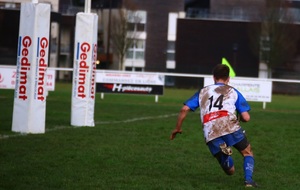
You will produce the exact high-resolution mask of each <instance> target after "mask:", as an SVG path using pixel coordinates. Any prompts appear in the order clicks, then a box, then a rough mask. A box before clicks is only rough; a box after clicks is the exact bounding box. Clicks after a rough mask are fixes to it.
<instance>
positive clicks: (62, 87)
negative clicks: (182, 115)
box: [0, 83, 300, 190]
mask: <svg viewBox="0 0 300 190" xmlns="http://www.w3.org/2000/svg"><path fill="white" fill-rule="evenodd" d="M194 91H195V90H194V89H190V90H183V89H170V88H166V89H165V93H164V95H163V96H160V97H159V101H158V103H155V101H154V100H155V98H154V96H142V95H140V96H139V95H121V94H105V97H104V99H103V100H102V99H100V95H99V94H97V98H96V107H95V122H96V126H95V127H79V128H78V127H77V128H74V127H72V126H71V125H70V110H71V100H70V98H71V94H70V92H71V85H70V84H64V83H58V84H56V90H55V91H54V92H49V96H48V98H47V111H46V133H45V134H31V135H21V134H19V133H14V132H12V131H11V122H12V110H13V97H12V96H13V90H0V107H1V114H0V134H1V136H0V138H1V139H0V189H9V190H12V189H22V190H24V189H25V190H26V189H30V190H35V189H37V190H40V189H43V190H44V189H64V190H65V189H72V190H74V189H101V190H110V189H112V190H118V189H120V190H133V189H137V190H150V189H151V190H152V189H153V190H167V189H168V190H189V189H205V190H206V189H208V190H210V189H212V190H215V189H225V190H227V189H228V190H233V189H244V186H243V170H242V157H241V156H240V155H239V153H238V152H237V151H235V150H234V154H233V158H234V161H235V167H236V173H235V175H233V176H226V175H225V174H224V173H223V171H222V170H221V168H220V166H219V165H218V164H217V161H216V160H215V159H214V158H213V157H212V156H211V155H210V153H209V151H208V149H207V147H206V145H205V143H204V138H203V135H202V129H201V125H200V121H199V113H198V112H199V110H198V111H197V112H195V113H192V112H191V113H190V114H189V115H188V117H187V118H186V120H185V123H184V125H183V134H181V135H179V136H178V137H177V138H176V139H175V140H173V141H170V140H169V135H170V133H171V131H172V130H173V129H174V127H175V123H176V117H177V113H178V111H179V109H180V108H181V106H182V102H183V101H185V100H186V99H187V98H188V97H190V96H191V95H193V93H194ZM250 105H251V107H252V110H251V121H250V122H249V123H245V124H243V127H244V129H246V133H247V134H248V139H249V140H250V142H251V144H252V147H253V150H254V153H255V161H256V165H255V173H254V179H255V180H256V181H257V183H259V185H260V186H261V189H272V190H274V189H280V190H281V189H291V190H292V189H295V190H298V189H300V180H299V178H300V172H299V171H300V162H299V157H300V151H299V150H298V147H299V145H300V125H299V116H300V109H299V108H300V97H299V96H284V95H273V97H272V103H268V104H267V107H266V109H265V110H264V109H262V103H258V102H250Z"/></svg>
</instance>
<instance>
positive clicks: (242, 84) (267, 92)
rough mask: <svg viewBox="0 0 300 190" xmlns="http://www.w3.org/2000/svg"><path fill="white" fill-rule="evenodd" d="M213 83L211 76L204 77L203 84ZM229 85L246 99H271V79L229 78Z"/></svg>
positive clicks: (255, 100)
mask: <svg viewBox="0 0 300 190" xmlns="http://www.w3.org/2000/svg"><path fill="white" fill-rule="evenodd" d="M213 83H214V81H213V77H205V78H204V86H208V85H211V84H213ZM229 85H230V86H233V87H234V88H236V89H237V90H238V91H240V92H241V93H242V94H243V96H244V97H245V98H246V100H247V101H253V102H271V101H272V81H266V80H249V79H248V80H247V79H238V78H230V81H229Z"/></svg>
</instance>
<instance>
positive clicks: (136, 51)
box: [126, 39, 145, 60]
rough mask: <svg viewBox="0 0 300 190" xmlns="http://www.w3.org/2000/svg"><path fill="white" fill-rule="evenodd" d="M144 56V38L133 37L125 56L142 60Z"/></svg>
mask: <svg viewBox="0 0 300 190" xmlns="http://www.w3.org/2000/svg"><path fill="white" fill-rule="evenodd" d="M144 57H145V40H141V39H135V40H134V42H133V43H132V45H131V47H130V48H129V49H128V51H127V54H126V58H127V59H135V60H144Z"/></svg>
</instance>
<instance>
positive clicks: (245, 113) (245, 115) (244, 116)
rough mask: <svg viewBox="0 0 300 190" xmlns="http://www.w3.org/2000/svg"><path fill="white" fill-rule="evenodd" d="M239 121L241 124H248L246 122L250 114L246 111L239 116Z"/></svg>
mask: <svg viewBox="0 0 300 190" xmlns="http://www.w3.org/2000/svg"><path fill="white" fill-rule="evenodd" d="M240 121H242V122H248V121H250V114H249V112H247V111H245V112H242V113H241V114H240Z"/></svg>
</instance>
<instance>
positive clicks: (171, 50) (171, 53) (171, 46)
mask: <svg viewBox="0 0 300 190" xmlns="http://www.w3.org/2000/svg"><path fill="white" fill-rule="evenodd" d="M167 61H175V41H168V49H167Z"/></svg>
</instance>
